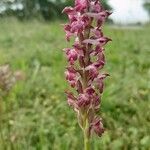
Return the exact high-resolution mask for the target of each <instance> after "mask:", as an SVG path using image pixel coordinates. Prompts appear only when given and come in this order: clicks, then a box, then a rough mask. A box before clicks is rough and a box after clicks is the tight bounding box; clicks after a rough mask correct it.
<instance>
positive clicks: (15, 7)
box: [0, 0, 111, 21]
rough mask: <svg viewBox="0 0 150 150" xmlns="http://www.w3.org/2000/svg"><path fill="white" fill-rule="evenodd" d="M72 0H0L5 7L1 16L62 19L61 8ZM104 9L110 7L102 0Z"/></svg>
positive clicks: (26, 18) (0, 4)
mask: <svg viewBox="0 0 150 150" xmlns="http://www.w3.org/2000/svg"><path fill="white" fill-rule="evenodd" d="M73 3H74V1H73V0H1V2H0V6H1V7H4V8H5V11H2V13H1V17H6V16H16V17H17V18H18V19H19V20H29V19H33V18H36V19H39V18H44V20H47V21H48V20H52V19H58V18H59V19H64V15H62V10H63V8H64V7H65V6H72V5H73ZM102 3H103V6H104V7H105V8H106V9H109V10H110V9H111V7H110V6H109V5H108V3H107V0H102Z"/></svg>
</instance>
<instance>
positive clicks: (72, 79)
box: [65, 67, 77, 87]
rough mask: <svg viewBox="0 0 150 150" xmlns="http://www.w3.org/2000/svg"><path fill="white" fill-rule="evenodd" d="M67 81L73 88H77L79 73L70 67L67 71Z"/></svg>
mask: <svg viewBox="0 0 150 150" xmlns="http://www.w3.org/2000/svg"><path fill="white" fill-rule="evenodd" d="M65 76H66V80H67V81H68V82H69V83H70V85H71V86H72V87H75V86H76V83H77V72H76V71H75V69H74V68H72V67H68V68H67V70H66V71H65Z"/></svg>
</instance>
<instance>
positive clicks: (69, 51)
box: [65, 48, 78, 65]
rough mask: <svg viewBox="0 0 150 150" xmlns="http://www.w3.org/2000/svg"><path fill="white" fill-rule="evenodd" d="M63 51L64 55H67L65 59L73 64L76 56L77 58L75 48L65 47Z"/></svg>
mask: <svg viewBox="0 0 150 150" xmlns="http://www.w3.org/2000/svg"><path fill="white" fill-rule="evenodd" d="M65 52H66V55H67V59H68V61H69V63H70V64H71V65H73V64H74V62H75V61H76V60H77V58H78V53H77V51H76V50H75V49H73V48H71V49H70V48H67V49H65Z"/></svg>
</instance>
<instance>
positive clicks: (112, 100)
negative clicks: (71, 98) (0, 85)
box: [0, 20, 150, 150]
mask: <svg viewBox="0 0 150 150" xmlns="http://www.w3.org/2000/svg"><path fill="white" fill-rule="evenodd" d="M60 24H63V22H53V23H51V24H48V23H39V22H33V21H32V22H25V23H20V22H17V21H15V20H1V22H0V33H1V34H0V64H5V63H9V64H10V65H11V67H12V69H13V70H21V71H23V72H24V73H25V76H26V80H24V81H21V82H19V83H18V84H17V85H16V86H15V87H14V89H13V91H12V92H11V93H10V95H9V96H7V97H6V99H3V100H1V101H0V105H1V108H2V109H1V113H0V117H1V118H0V119H1V122H0V127H1V129H0V149H1V150H3V149H15V150H82V141H83V140H82V133H81V130H80V128H79V127H78V124H77V120H76V118H75V115H74V112H73V111H72V109H70V108H69V107H68V105H67V102H66V98H65V94H64V90H65V89H66V88H67V86H66V82H65V80H64V76H63V74H64V68H65V64H66V62H65V58H64V56H63V52H62V49H63V48H64V47H67V46H68V44H67V43H66V42H65V39H64V32H63V30H62V28H61V26H60ZM105 34H106V35H108V36H109V37H112V39H113V42H112V43H110V44H109V46H107V48H106V51H105V52H106V56H107V58H106V59H107V65H106V68H105V70H107V72H109V73H110V75H111V76H110V77H109V78H108V79H107V80H106V88H105V89H106V90H105V92H104V95H103V97H102V105H101V113H102V114H101V115H102V117H103V118H104V123H105V127H106V132H105V134H104V136H103V137H101V138H97V137H96V138H94V139H93V145H92V150H107V149H111V150H122V149H126V150H148V149H149V147H150V143H149V141H150V135H149V133H150V124H149V116H150V111H149V110H150V102H149V100H150V95H149V89H150V84H149V77H150V71H149V66H150V60H149V59H148V55H149V47H150V38H149V35H150V27H145V28H142V27H141V28H139V29H136V28H135V29H133V30H132V29H130V28H127V29H121V28H113V27H109V26H106V28H105Z"/></svg>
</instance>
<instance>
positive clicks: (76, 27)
mask: <svg viewBox="0 0 150 150" xmlns="http://www.w3.org/2000/svg"><path fill="white" fill-rule="evenodd" d="M63 12H64V13H66V14H67V15H68V18H69V23H67V24H65V25H64V29H65V32H66V39H67V41H70V38H71V37H72V36H73V37H74V38H75V41H74V44H73V46H72V48H65V49H64V52H65V54H66V57H67V61H68V66H67V67H66V71H65V76H66V80H67V81H68V82H69V84H70V86H71V87H72V88H73V89H74V90H69V91H67V92H66V94H67V99H68V104H69V105H70V106H71V107H72V108H73V109H74V111H75V112H76V114H77V118H78V122H79V126H80V127H81V129H82V130H83V135H84V147H85V150H90V138H91V136H92V134H93V133H95V134H97V135H98V136H101V135H102V134H103V132H104V128H103V124H102V119H101V118H100V117H99V116H98V115H97V113H98V111H99V108H100V102H101V95H102V93H103V89H104V79H105V78H106V77H107V76H109V75H108V74H107V73H102V71H101V69H102V68H103V67H104V65H105V62H106V61H105V55H104V50H105V48H104V46H105V45H106V44H107V42H109V41H111V39H109V38H107V37H105V36H104V35H103V32H102V27H103V24H104V22H105V20H106V19H107V17H108V16H109V15H110V14H111V13H110V12H108V11H107V10H104V9H103V7H102V5H101V2H100V1H99V0H75V6H74V7H66V8H64V10H63Z"/></svg>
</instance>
